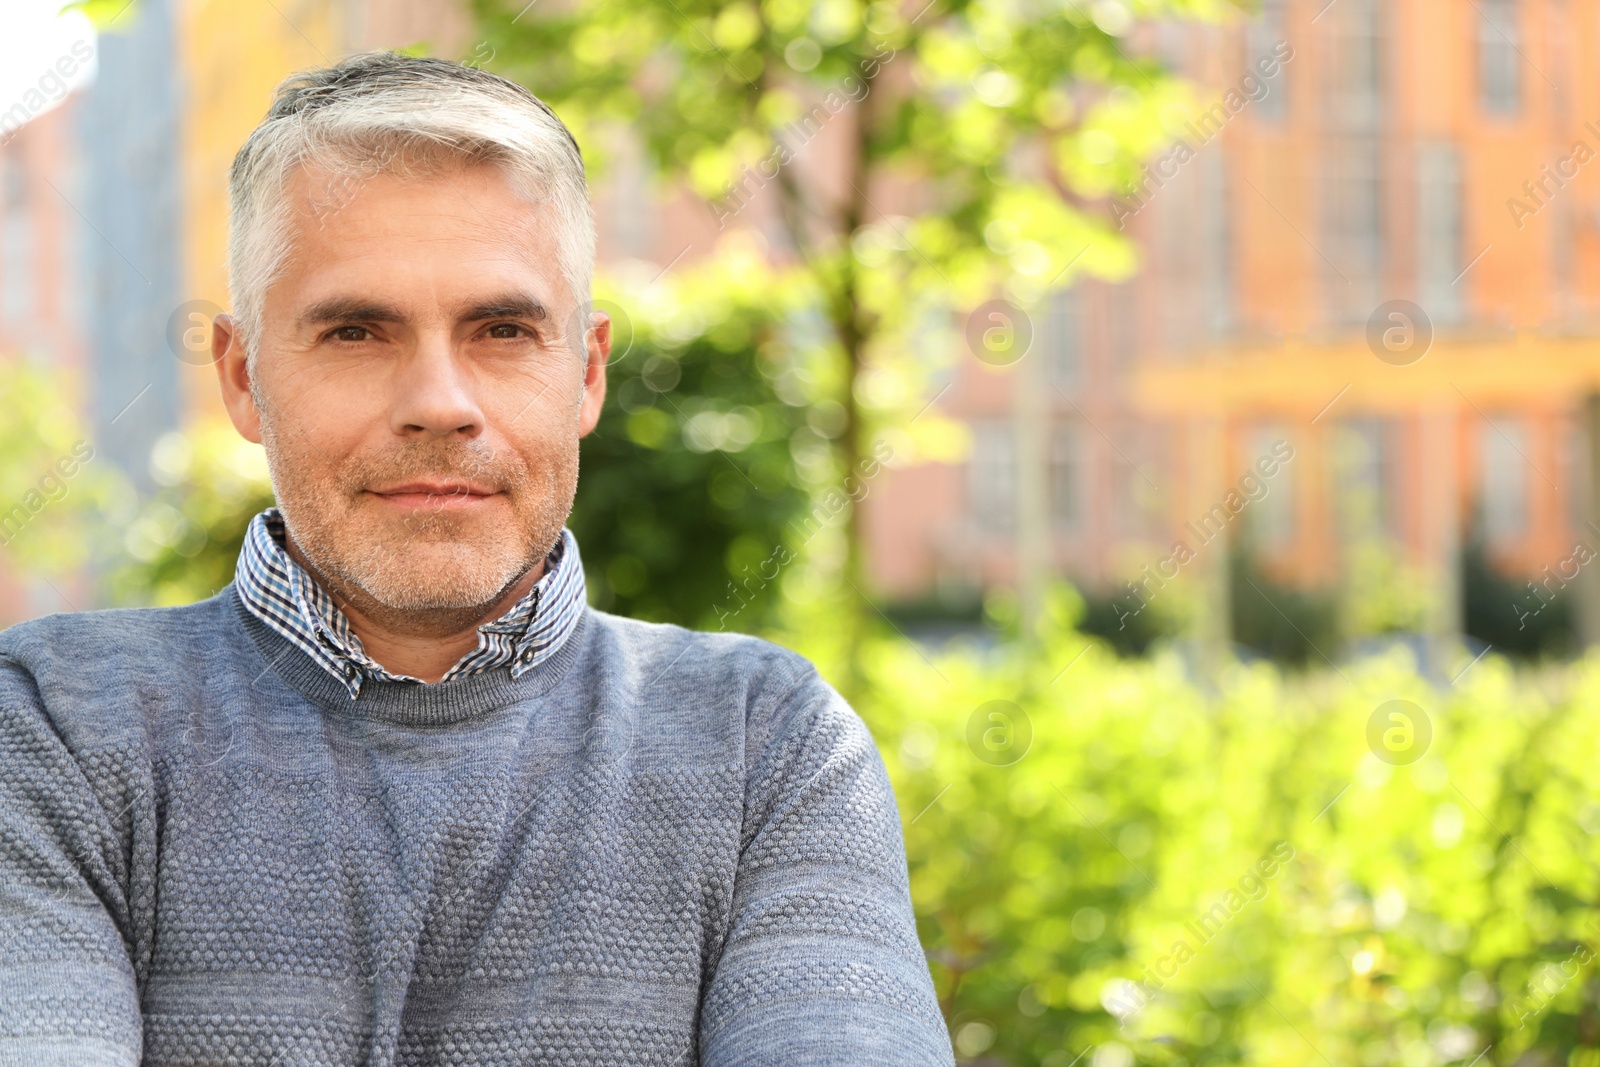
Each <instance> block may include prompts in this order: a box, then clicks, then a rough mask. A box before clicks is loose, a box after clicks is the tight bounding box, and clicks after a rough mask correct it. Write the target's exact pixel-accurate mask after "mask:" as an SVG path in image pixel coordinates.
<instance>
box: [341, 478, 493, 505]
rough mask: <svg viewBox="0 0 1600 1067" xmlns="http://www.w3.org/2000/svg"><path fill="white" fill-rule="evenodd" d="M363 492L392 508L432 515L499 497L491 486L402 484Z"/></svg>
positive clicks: (425, 483)
mask: <svg viewBox="0 0 1600 1067" xmlns="http://www.w3.org/2000/svg"><path fill="white" fill-rule="evenodd" d="M367 491H368V492H370V493H372V494H373V495H374V496H376V497H378V498H380V499H382V500H384V501H386V502H388V503H389V504H391V505H394V506H395V507H400V508H428V509H430V510H433V511H440V510H444V509H450V510H455V509H459V508H470V507H478V506H481V505H482V504H484V503H485V502H486V501H488V500H489V499H490V498H492V497H494V496H497V495H498V494H499V490H498V489H495V488H493V487H492V486H487V485H481V484H478V483H475V482H456V481H448V482H405V483H403V484H400V485H393V486H386V487H384V488H382V489H369V490H367Z"/></svg>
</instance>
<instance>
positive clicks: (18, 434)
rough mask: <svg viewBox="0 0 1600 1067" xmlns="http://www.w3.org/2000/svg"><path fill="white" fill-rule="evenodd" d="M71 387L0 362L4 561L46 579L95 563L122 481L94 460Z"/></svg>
mask: <svg viewBox="0 0 1600 1067" xmlns="http://www.w3.org/2000/svg"><path fill="white" fill-rule="evenodd" d="M75 392H76V390H75V388H74V385H73V383H72V382H70V381H69V380H68V379H67V378H66V377H64V376H63V375H62V374H61V373H60V372H59V371H58V370H57V369H55V368H47V367H41V366H38V365H36V364H34V363H31V362H29V361H27V360H26V359H22V358H16V357H10V358H0V408H3V409H4V410H5V411H6V413H7V415H6V418H5V419H3V420H0V554H3V555H4V556H5V557H6V559H7V560H8V561H9V563H10V565H11V567H12V568H14V569H15V570H16V571H17V572H19V573H22V574H32V575H37V576H39V577H41V578H43V579H45V580H48V579H49V578H51V577H56V576H65V575H70V574H73V573H75V572H77V571H78V570H79V569H80V568H81V567H82V564H83V563H84V561H85V560H88V559H91V558H93V555H94V553H93V552H92V551H91V547H92V545H93V544H94V540H95V537H96V534H97V532H98V530H99V529H100V515H101V512H102V510H103V509H104V508H106V507H107V506H108V503H109V502H110V501H111V500H113V499H114V498H115V496H116V491H117V486H118V480H117V478H116V477H115V475H114V471H113V469H112V468H111V467H110V466H109V465H108V464H107V463H106V462H105V460H104V459H100V460H99V461H98V462H97V461H96V453H95V449H94V444H93V442H91V441H90V440H89V436H90V432H89V429H88V427H87V425H86V424H85V423H84V421H83V419H82V418H81V417H80V415H79V408H78V405H77V403H76V400H75V398H74V397H75Z"/></svg>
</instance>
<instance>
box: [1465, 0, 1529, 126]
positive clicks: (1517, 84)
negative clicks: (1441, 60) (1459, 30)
mask: <svg viewBox="0 0 1600 1067" xmlns="http://www.w3.org/2000/svg"><path fill="white" fill-rule="evenodd" d="M1473 6H1474V7H1475V8H1477V15H1478V20H1477V21H1478V98H1479V100H1480V102H1481V104H1482V106H1483V110H1484V111H1486V112H1488V113H1489V114H1491V115H1512V114H1515V113H1516V111H1517V109H1518V108H1519V107H1520V106H1521V104H1522V99H1521V94H1522V87H1521V69H1520V67H1519V66H1518V64H1519V63H1520V57H1519V55H1518V51H1517V50H1518V48H1519V47H1520V44H1519V42H1518V35H1517V5H1516V0H1478V2H1477V3H1475V4H1474V5H1473Z"/></svg>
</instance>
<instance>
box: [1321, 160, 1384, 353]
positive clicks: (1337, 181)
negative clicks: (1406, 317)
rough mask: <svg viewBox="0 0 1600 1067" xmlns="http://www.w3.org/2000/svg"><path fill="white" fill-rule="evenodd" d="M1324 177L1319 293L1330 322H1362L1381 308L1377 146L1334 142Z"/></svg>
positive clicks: (1380, 199) (1380, 193)
mask: <svg viewBox="0 0 1600 1067" xmlns="http://www.w3.org/2000/svg"><path fill="white" fill-rule="evenodd" d="M1323 174H1324V176H1323V205H1322V228H1323V235H1324V241H1323V249H1324V254H1325V255H1326V257H1327V259H1326V261H1325V262H1324V263H1323V266H1324V268H1325V269H1324V271H1323V275H1324V290H1323V291H1324V292H1325V293H1326V294H1327V296H1328V300H1329V312H1330V314H1329V318H1330V319H1331V320H1332V322H1333V323H1334V324H1335V325H1339V326H1348V325H1352V324H1358V323H1363V322H1365V321H1366V320H1367V318H1368V316H1370V315H1371V314H1372V309H1373V308H1374V307H1377V306H1378V304H1379V303H1381V299H1380V296H1379V289H1380V281H1381V273H1382V269H1383V187H1382V170H1381V167H1380V159H1379V150H1378V143H1377V141H1376V140H1375V139H1372V138H1367V137H1349V138H1340V139H1338V140H1336V141H1333V142H1332V143H1331V144H1330V146H1329V155H1328V156H1327V157H1326V158H1325V160H1324V163H1323Z"/></svg>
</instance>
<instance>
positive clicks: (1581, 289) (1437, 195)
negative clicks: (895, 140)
mask: <svg viewBox="0 0 1600 1067" xmlns="http://www.w3.org/2000/svg"><path fill="white" fill-rule="evenodd" d="M1139 44H1140V45H1142V46H1144V47H1148V48H1151V49H1153V50H1155V51H1157V52H1159V53H1161V54H1162V55H1163V56H1164V57H1165V58H1166V59H1167V60H1168V62H1170V63H1171V64H1172V65H1173V66H1174V67H1175V68H1176V69H1178V70H1179V71H1181V72H1183V73H1185V74H1187V75H1189V76H1190V77H1191V78H1193V79H1195V80H1196V81H1198V82H1200V83H1201V84H1204V85H1206V86H1209V87H1211V90H1212V92H1213V93H1214V94H1215V96H1216V99H1217V101H1218V103H1217V106H1216V107H1213V108H1211V110H1210V112H1209V113H1206V114H1202V115H1201V116H1197V117H1196V121H1195V122H1193V123H1190V124H1188V125H1186V126H1185V127H1184V128H1183V129H1182V130H1181V131H1180V137H1181V138H1182V143H1181V145H1175V146H1174V149H1173V151H1171V152H1168V153H1165V154H1163V155H1162V156H1160V157H1158V158H1157V159H1156V160H1154V161H1152V163H1151V165H1150V167H1149V168H1148V170H1147V172H1146V181H1145V182H1144V183H1143V184H1142V185H1141V186H1140V187H1139V188H1138V189H1136V190H1134V191H1131V192H1130V194H1129V196H1128V197H1126V198H1124V199H1123V200H1122V201H1120V202H1119V203H1115V204H1112V205H1110V206H1109V210H1110V213H1111V215H1112V216H1113V217H1115V218H1116V219H1118V220H1119V221H1121V222H1122V223H1123V225H1125V227H1126V229H1127V231H1128V232H1129V233H1130V235H1131V236H1132V237H1133V238H1134V239H1135V240H1136V242H1137V244H1138V246H1139V248H1140V252H1141V261H1142V267H1141V270H1140V272H1139V274H1138V275H1136V276H1135V277H1134V278H1133V279H1132V280H1131V281H1129V282H1127V283H1124V284H1120V285H1107V284H1102V283H1095V282H1085V283H1081V284H1079V285H1078V286H1076V287H1074V289H1072V290H1070V291H1067V292H1063V293H1057V294H1054V295H1053V296H1052V297H1051V298H1050V299H1049V300H1048V301H1047V302H1046V304H1045V306H1043V307H1040V308H1033V309H1026V310H1027V312H1028V313H1029V314H1030V316H1031V318H1032V320H1033V325H1034V330H1035V340H1034V344H1033V349H1032V350H1031V351H1030V352H1029V354H1028V356H1027V357H1025V359H1031V360H1038V361H1039V362H1040V363H1041V364H1042V367H1041V368H1035V369H1034V370H1032V371H1031V372H1027V374H1025V372H1024V371H1023V369H1022V366H1023V365H1022V364H1021V363H1018V364H1016V365H1013V366H1010V367H1006V368H994V367H990V366H986V365H985V364H983V363H981V362H979V361H978V360H976V359H970V358H969V359H965V360H963V361H962V363H961V365H960V367H959V370H958V372H957V375H956V379H955V382H954V384H953V386H952V388H951V389H950V390H949V392H947V393H946V394H945V395H944V397H943V398H942V399H941V401H940V403H941V407H942V408H943V409H944V410H945V411H946V412H947V413H949V414H951V415H953V416H955V417H957V418H959V419H961V420H962V421H964V422H965V423H967V424H968V426H969V427H970V428H971V430H972V438H973V448H972V452H971V454H970V456H969V458H968V460H967V462H966V463H965V464H951V465H927V466H923V467H920V468H917V469H913V470H905V471H897V472H894V473H893V475H892V481H891V482H890V484H887V485H885V486H884V487H883V491H882V492H881V493H878V494H876V495H875V497H874V498H873V499H871V500H870V501H869V503H868V507H869V510H870V515H869V519H870V521H869V524H868V528H869V531H870V539H871V549H872V552H871V557H872V559H873V560H874V573H875V574H876V575H877V577H878V580H879V582H880V584H881V590H880V591H882V592H884V593H887V594H889V595H892V596H899V597H903V598H909V599H915V598H919V597H923V596H927V595H928V594H929V593H931V592H934V591H937V590H940V589H969V590H970V589H973V588H984V587H989V586H993V585H997V584H999V585H1004V584H1011V583H1016V582H1018V581H1019V580H1022V581H1024V582H1025V581H1026V579H1027V573H1026V572H1027V567H1026V564H1025V563H1024V564H1020V565H1019V555H1018V544H1019V542H1021V541H1024V540H1025V538H1024V537H1023V531H1022V530H1021V528H1020V527H1021V524H1022V523H1024V522H1025V521H1026V519H1025V516H1026V514H1027V513H1028V508H1027V506H1026V502H1025V501H1023V500H1021V499H1019V496H1020V495H1021V494H1019V486H1025V485H1027V484H1028V480H1029V477H1030V475H1029V467H1030V465H1031V466H1033V467H1034V468H1037V470H1036V472H1035V473H1036V475H1037V477H1036V483H1037V484H1039V485H1045V486H1048V498H1049V499H1048V505H1047V507H1045V508H1043V509H1037V508H1036V509H1035V510H1036V511H1040V510H1042V511H1043V512H1044V513H1047V514H1048V516H1049V532H1048V537H1047V542H1048V545H1049V549H1048V553H1047V556H1048V570H1049V571H1050V572H1051V573H1054V574H1058V575H1065V576H1068V577H1071V578H1073V579H1075V580H1077V581H1078V582H1080V583H1082V584H1085V585H1087V586H1089V587H1093V588H1096V589H1099V590H1105V591H1110V592H1112V593H1116V592H1119V591H1122V592H1127V591H1128V587H1127V585H1125V584H1124V583H1125V582H1127V581H1129V580H1132V581H1134V582H1135V583H1136V588H1137V587H1138V585H1142V584H1143V582H1142V580H1141V575H1144V574H1146V573H1147V572H1146V571H1145V570H1144V568H1145V567H1146V566H1156V567H1157V569H1158V570H1159V569H1160V568H1159V565H1160V564H1161V563H1162V562H1163V561H1164V560H1167V559H1168V558H1169V557H1170V556H1172V554H1173V549H1174V547H1175V546H1176V545H1178V544H1180V543H1181V544H1184V545H1186V546H1187V547H1189V548H1190V549H1191V550H1193V553H1194V556H1195V559H1196V561H1197V563H1196V565H1195V566H1194V567H1192V568H1190V567H1188V566H1168V567H1167V570H1170V571H1176V570H1190V569H1192V570H1193V571H1194V572H1195V573H1199V574H1204V573H1205V572H1206V571H1207V569H1208V568H1214V567H1215V566H1225V565H1226V564H1225V562H1218V560H1219V559H1220V560H1223V561H1225V560H1226V558H1227V553H1225V552H1217V551H1215V550H1214V545H1213V544H1208V543H1207V542H1206V541H1205V540H1204V537H1203V533H1202V534H1197V533H1196V531H1197V530H1200V531H1203V530H1204V529H1205V522H1204V521H1203V520H1204V517H1205V516H1208V515H1211V516H1213V519H1212V523H1213V524H1214V525H1215V524H1216V523H1217V521H1218V520H1216V519H1215V516H1216V515H1217V514H1218V513H1217V508H1218V505H1219V504H1220V505H1223V511H1224V513H1225V514H1226V515H1227V516H1228V518H1227V520H1226V521H1224V522H1222V523H1221V524H1222V525H1224V526H1226V527H1227V531H1228V537H1227V540H1228V541H1229V542H1231V543H1233V544H1234V545H1236V546H1237V545H1238V544H1241V543H1248V545H1249V546H1250V551H1251V552H1252V553H1253V554H1254V555H1255V556H1256V557H1257V558H1258V560H1259V562H1260V563H1261V565H1262V566H1263V567H1264V568H1265V569H1266V570H1267V571H1268V572H1269V573H1272V574H1273V575H1275V576H1276V577H1279V578H1281V579H1282V580H1284V581H1287V582H1289V583H1291V584H1297V585H1302V586H1306V587H1324V588H1327V587H1332V586H1335V585H1338V584H1339V583H1341V582H1345V581H1347V580H1349V579H1350V576H1351V575H1350V571H1351V568H1352V567H1353V566H1354V556H1355V552H1354V551H1353V546H1356V545H1365V544H1373V545H1380V546H1383V547H1385V548H1386V549H1387V550H1389V551H1391V552H1392V553H1393V554H1394V555H1395V556H1397V557H1398V558H1399V559H1400V560H1401V561H1402V562H1404V563H1405V564H1406V565H1408V566H1410V567H1413V568H1415V569H1417V570H1418V571H1419V572H1420V573H1421V574H1422V575H1423V576H1424V584H1425V585H1426V586H1428V594H1429V596H1430V598H1431V600H1432V601H1433V607H1432V608H1430V611H1431V613H1432V619H1431V621H1430V624H1429V625H1430V627H1432V628H1435V629H1440V630H1452V629H1458V628H1459V625H1460V615H1461V593H1460V589H1459V581H1460V580H1459V572H1460V557H1461V553H1462V551H1463V546H1464V545H1466V544H1468V543H1469V542H1471V541H1473V540H1477V541H1480V542H1481V543H1482V544H1483V545H1484V548H1485V550H1486V552H1487V553H1488V556H1489V558H1490V559H1491V560H1493V562H1494V564H1495V565H1496V566H1497V567H1498V568H1501V569H1503V570H1505V571H1506V572H1508V573H1512V574H1522V575H1529V576H1532V575H1536V574H1541V573H1543V568H1544V567H1546V566H1547V565H1549V566H1555V565H1556V564H1558V563H1559V562H1560V561H1562V560H1563V559H1565V558H1567V557H1569V556H1570V555H1571V553H1572V550H1573V548H1574V544H1575V542H1576V541H1577V540H1579V539H1581V538H1585V537H1586V538H1588V541H1589V544H1590V545H1591V546H1592V547H1594V548H1600V533H1596V531H1594V530H1592V529H1587V528H1586V527H1585V526H1584V525H1583V523H1582V521H1581V520H1582V519H1583V518H1584V517H1585V515H1586V512H1585V510H1584V509H1585V507H1586V494H1585V492H1584V490H1583V488H1582V487H1583V486H1584V485H1585V484H1586V479H1587V471H1586V464H1585V461H1584V456H1585V454H1586V447H1587V445H1586V440H1587V438H1586V435H1585V433H1584V430H1583V425H1582V423H1581V421H1580V412H1581V409H1582V407H1583V403H1584V398H1585V397H1586V396H1587V395H1588V394H1589V393H1590V392H1591V391H1593V390H1594V389H1596V388H1597V387H1600V78H1596V77H1595V76H1594V75H1593V74H1592V72H1593V71H1595V70H1596V69H1600V66H1597V63H1596V60H1597V58H1600V57H1597V55H1596V51H1597V49H1600V20H1597V19H1595V18H1594V12H1593V11H1592V10H1591V9H1589V7H1588V6H1587V5H1582V4H1573V3H1566V2H1557V0H1482V2H1479V3H1475V4H1459V3H1454V2H1446V0H1397V2H1382V3H1380V2H1379V0H1336V2H1335V3H1332V4H1329V3H1327V0H1277V2H1272V0H1269V2H1267V3H1266V4H1265V5H1264V10H1263V11H1262V14H1261V17H1260V18H1258V19H1255V20H1252V21H1251V22H1250V23H1249V24H1246V25H1236V26H1233V27H1227V28H1213V29H1203V30H1195V29H1192V28H1186V29H1179V28H1172V29H1171V30H1170V31H1169V30H1168V29H1167V28H1163V27H1156V28H1153V29H1152V30H1151V31H1150V32H1149V33H1147V34H1146V35H1145V36H1144V37H1143V38H1142V39H1141V40H1140V42H1139ZM1271 59H1275V60H1276V62H1275V63H1273V62H1267V63H1265V64H1263V62H1262V61H1263V60H1271ZM1267 70H1271V71H1272V72H1273V74H1274V76H1271V77H1262V72H1263V71H1267ZM1029 374H1031V378H1030V377H1028V375H1029ZM1028 381H1031V382H1032V383H1034V384H1033V385H1031V386H1030V385H1027V384H1026V382H1028ZM1040 382H1042V383H1044V384H1045V386H1047V388H1046V389H1045V391H1046V392H1047V394H1048V396H1049V412H1048V427H1047V428H1046V433H1045V435H1044V437H1043V440H1045V441H1046V442H1047V443H1046V445H1045V448H1044V451H1045V452H1047V454H1045V455H1039V454H1037V452H1036V453H1034V454H1031V455H1030V454H1027V453H1026V452H1023V451H1021V450H1020V449H1023V448H1026V447H1027V442H1028V441H1029V440H1034V441H1037V440H1040V439H1041V438H1040V437H1039V435H1038V433H1037V431H1035V432H1034V436H1033V437H1032V438H1029V437H1028V436H1027V435H1026V434H1024V433H1021V432H1019V428H1018V419H1017V418H1016V412H1017V408H1016V403H1015V401H1016V398H1017V397H1018V396H1019V395H1025V394H1026V393H1027V391H1028V390H1029V389H1031V388H1037V387H1038V385H1039V383H1040ZM1278 441H1284V442H1287V444H1288V446H1289V447H1290V448H1292V452H1293V458H1292V459H1291V460H1290V461H1289V462H1286V463H1280V464H1278V469H1277V470H1276V471H1275V473H1274V475H1273V477H1272V478H1270V479H1264V482H1265V488H1264V489H1263V490H1256V489H1254V483H1253V482H1252V483H1245V485H1244V486H1241V480H1242V479H1245V478H1246V476H1247V475H1248V473H1249V472H1250V471H1252V469H1253V468H1254V467H1255V465H1256V463H1257V461H1258V460H1260V459H1261V457H1263V456H1265V455H1268V454H1270V452H1271V450H1272V448H1273V446H1274V443H1275V442H1278ZM1257 477H1259V474H1258V475H1257ZM1230 491H1233V492H1234V493H1235V494H1236V497H1235V498H1233V499H1230V497H1229V493H1230ZM1257 493H1259V495H1258V497H1257V498H1256V499H1251V497H1252V495H1255V494H1257ZM1239 501H1243V503H1242V505H1240V506H1238V507H1235V506H1234V505H1235V504H1237V503H1239ZM1019 513H1021V514H1022V515H1023V516H1024V518H1023V519H1020V520H1019V518H1018V515H1019ZM1197 522H1199V523H1200V525H1199V526H1196V525H1195V524H1196V523H1197ZM1581 530H1587V532H1586V533H1581V532H1580V531H1581ZM1208 557H1209V558H1208ZM1019 571H1020V572H1022V573H1019Z"/></svg>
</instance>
